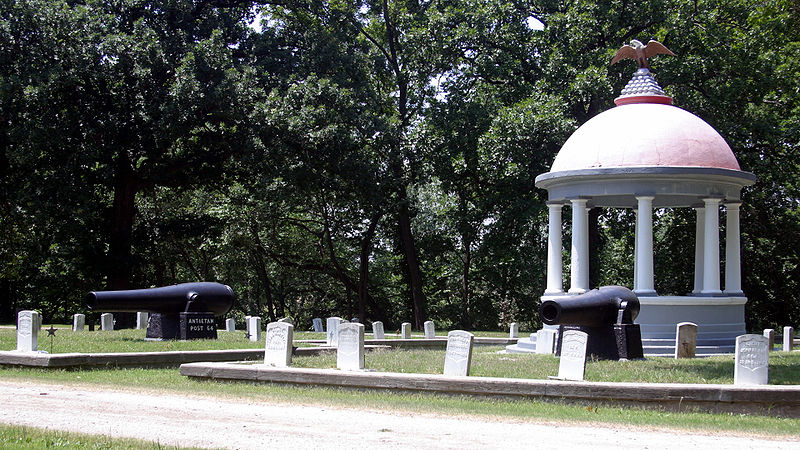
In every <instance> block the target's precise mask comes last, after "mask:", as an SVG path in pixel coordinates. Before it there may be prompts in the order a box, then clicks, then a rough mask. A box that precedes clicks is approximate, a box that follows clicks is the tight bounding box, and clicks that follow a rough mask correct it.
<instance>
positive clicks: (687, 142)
mask: <svg viewBox="0 0 800 450" xmlns="http://www.w3.org/2000/svg"><path fill="white" fill-rule="evenodd" d="M615 167H620V168H623V167H704V168H717V169H730V170H737V171H738V170H740V168H739V163H738V162H737V161H736V157H735V156H734V155H733V152H732V151H731V148H730V147H729V146H728V144H727V143H726V142H725V139H723V138H722V136H720V135H719V133H717V131H716V130H714V128H712V127H711V125H709V124H708V123H706V122H705V121H703V120H702V119H700V118H699V117H697V116H695V115H694V114H692V113H689V112H687V111H685V110H683V109H680V108H678V107H675V106H672V105H669V104H662V103H647V102H645V103H630V104H621V105H620V106H616V107H614V108H611V109H609V110H608V111H605V112H603V113H601V114H598V115H597V116H595V117H593V118H592V119H591V120H589V121H588V122H586V123H585V124H584V125H583V126H581V127H580V128H578V130H577V131H575V133H573V134H572V136H570V138H569V139H568V140H567V142H566V143H564V146H563V147H562V148H561V151H559V153H558V156H556V159H555V161H554V162H553V166H552V167H551V169H550V173H554V172H562V171H574V170H583V169H600V168H615Z"/></svg>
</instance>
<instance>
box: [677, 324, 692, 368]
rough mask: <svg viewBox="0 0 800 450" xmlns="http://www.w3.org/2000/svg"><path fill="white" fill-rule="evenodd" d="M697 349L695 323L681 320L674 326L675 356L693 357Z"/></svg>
mask: <svg viewBox="0 0 800 450" xmlns="http://www.w3.org/2000/svg"><path fill="white" fill-rule="evenodd" d="M696 351H697V324H695V323H692V322H681V323H679V324H677V325H676V326H675V358H676V359H677V358H694V355H695V352H696Z"/></svg>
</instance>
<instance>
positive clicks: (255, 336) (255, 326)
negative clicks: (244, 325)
mask: <svg viewBox="0 0 800 450" xmlns="http://www.w3.org/2000/svg"><path fill="white" fill-rule="evenodd" d="M259 339H261V317H259V316H250V340H251V341H253V342H256V341H258V340H259Z"/></svg>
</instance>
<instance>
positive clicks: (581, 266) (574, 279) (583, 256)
mask: <svg viewBox="0 0 800 450" xmlns="http://www.w3.org/2000/svg"><path fill="white" fill-rule="evenodd" d="M587 201H588V200H587V199H585V198H576V199H572V200H570V202H572V251H571V254H570V288H569V293H570V294H583V293H584V292H586V291H588V290H589V220H588V214H587V210H586V202H587Z"/></svg>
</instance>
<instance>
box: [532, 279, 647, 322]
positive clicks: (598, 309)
mask: <svg viewBox="0 0 800 450" xmlns="http://www.w3.org/2000/svg"><path fill="white" fill-rule="evenodd" d="M638 315H639V298H638V297H636V294H634V293H633V291H631V290H630V289H628V288H626V287H622V286H603V287H601V288H599V289H593V290H591V291H589V292H587V293H585V294H581V295H566V296H563V297H559V298H556V299H551V300H545V301H543V302H542V305H541V306H540V307H539V316H540V317H541V318H542V322H544V323H546V324H548V325H566V324H569V325H583V326H589V327H592V326H601V325H610V324H615V323H618V324H632V323H633V320H634V319H636V316H638Z"/></svg>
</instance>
